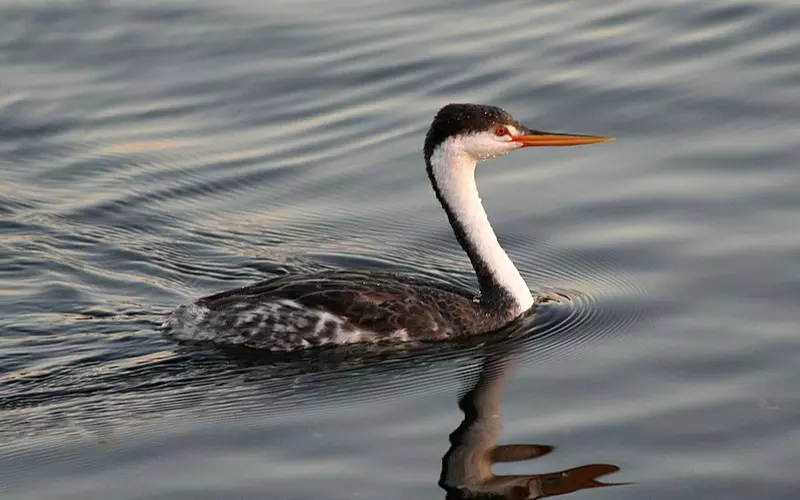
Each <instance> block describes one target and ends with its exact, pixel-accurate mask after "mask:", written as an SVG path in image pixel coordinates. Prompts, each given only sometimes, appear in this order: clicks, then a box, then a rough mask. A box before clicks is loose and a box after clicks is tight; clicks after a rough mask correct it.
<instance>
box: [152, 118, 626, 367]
mask: <svg viewBox="0 0 800 500" xmlns="http://www.w3.org/2000/svg"><path fill="white" fill-rule="evenodd" d="M610 140H612V138H610V137H600V136H587V135H574V134H554V133H547V132H541V131H537V130H532V129H530V128H528V127H526V126H525V125H523V124H521V123H520V122H518V121H517V120H515V119H514V118H513V117H512V116H511V115H510V114H509V113H507V112H506V111H505V110H503V109H501V108H499V107H496V106H486V105H477V104H448V105H446V106H444V107H443V108H441V109H440V110H439V111H438V113H437V114H436V116H435V117H434V119H433V122H432V123H431V126H430V129H429V130H428V133H427V135H426V136H425V144H424V147H423V153H424V159H425V166H426V171H427V173H428V179H429V180H430V183H431V185H432V186H433V191H434V193H435V195H436V197H437V199H438V200H439V202H440V203H441V205H442V208H443V209H444V211H445V213H446V214H447V218H448V220H449V221H450V225H451V226H452V228H453V233H454V234H455V237H456V239H457V240H458V242H459V244H460V245H461V247H462V248H463V249H464V252H466V254H467V256H468V257H469V260H470V262H471V263H472V267H473V268H474V270H475V274H476V276H477V279H478V286H479V291H478V293H477V294H476V293H475V292H473V291H472V290H465V289H461V288H459V287H455V286H452V285H449V284H444V283H440V282H436V281H427V280H423V279H420V278H417V277H412V276H407V275H402V274H397V273H389V272H374V271H360V270H333V271H323V272H317V273H307V274H290V275H286V276H280V277H276V278H272V279H268V280H266V281H262V282H258V283H254V284H252V285H248V286H244V287H242V288H237V289H234V290H229V291H225V292H221V293H218V294H215V295H210V296H207V297H204V298H201V299H198V300H196V301H195V302H193V303H190V304H186V305H182V306H179V307H178V308H176V309H175V310H174V311H173V312H172V313H171V314H170V315H169V316H168V317H167V320H166V321H165V323H164V327H165V328H167V329H169V330H171V331H172V333H173V334H174V336H175V337H176V338H178V339H188V340H197V341H213V342H217V343H222V344H228V345H241V346H247V347H253V348H261V349H268V350H272V351H291V350H299V349H305V348H313V347H318V346H326V345H341V344H351V343H362V342H371V343H376V342H384V341H394V342H402V341H428V340H446V339H451V338H457V337H463V336H471V335H478V334H484V333H488V332H491V331H494V330H497V329H499V328H500V327H503V326H505V325H507V324H509V323H510V322H512V321H514V320H515V319H516V318H518V317H520V316H521V315H522V314H523V313H525V312H526V311H527V310H529V309H530V308H531V307H532V306H533V304H534V298H533V296H532V294H531V292H530V290H529V289H528V286H527V284H526V283H525V280H524V279H523V278H522V276H521V275H520V273H519V271H518V270H517V268H516V267H515V266H514V264H513V263H512V262H511V259H509V257H508V255H507V254H506V252H505V251H504V250H503V248H502V247H501V246H500V244H499V243H498V241H497V236H496V235H495V233H494V231H493V230H492V226H491V225H490V224H489V219H488V217H487V215H486V212H485V211H484V209H483V205H482V204H481V199H480V196H479V195H478V189H477V186H476V184H475V168H476V166H477V164H478V163H479V162H483V161H486V160H489V159H492V158H496V157H498V156H502V155H505V154H507V153H510V152H511V151H515V150H518V149H522V148H528V147H541V146H578V145H582V144H593V143H599V142H606V141H610Z"/></svg>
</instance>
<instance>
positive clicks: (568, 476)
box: [439, 352, 627, 500]
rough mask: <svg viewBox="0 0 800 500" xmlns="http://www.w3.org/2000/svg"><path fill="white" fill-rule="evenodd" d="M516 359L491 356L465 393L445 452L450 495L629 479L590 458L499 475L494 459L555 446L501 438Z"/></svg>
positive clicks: (538, 491)
mask: <svg viewBox="0 0 800 500" xmlns="http://www.w3.org/2000/svg"><path fill="white" fill-rule="evenodd" d="M512 365H513V357H512V356H511V354H510V353H508V352H502V353H500V352H495V353H492V354H489V355H487V356H486V357H485V359H484V361H483V366H482V368H481V371H480V374H479V375H478V379H477V381H476V382H475V384H474V386H472V388H471V389H470V390H469V391H468V392H467V393H466V394H465V395H464V396H463V397H462V398H461V400H460V401H459V408H461V410H462V411H463V412H464V420H463V421H462V422H461V425H459V426H458V428H457V429H456V430H455V431H454V432H453V433H452V434H450V449H449V450H448V451H447V453H446V454H445V455H444V457H443V458H442V474H441V478H440V480H439V486H440V487H441V488H443V489H444V490H445V491H446V492H447V497H446V498H447V499H448V500H456V499H467V498H470V499H490V498H491V499H510V500H523V499H534V498H544V497H550V496H555V495H564V494H567V493H572V492H575V491H579V490H584V489H588V488H599V487H606V486H618V485H622V484H627V483H603V482H600V481H598V480H597V479H598V478H599V477H602V476H605V475H607V474H611V473H614V472H617V471H618V470H619V467H617V466H616V465H611V464H588V465H583V466H580V467H575V468H573V469H567V470H563V471H559V472H551V473H546V474H531V475H524V474H523V475H495V474H494V473H493V472H492V465H493V464H495V463H498V462H518V461H522V460H531V459H534V458H538V457H541V456H543V455H547V454H548V453H550V452H551V451H553V447H552V446H547V445H537V444H507V445H498V444H496V442H497V438H498V437H499V436H500V433H501V431H502V426H501V421H500V399H501V393H502V391H503V388H504V386H505V384H506V381H507V379H508V376H509V372H510V371H511V368H512Z"/></svg>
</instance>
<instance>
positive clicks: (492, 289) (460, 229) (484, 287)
mask: <svg viewBox="0 0 800 500" xmlns="http://www.w3.org/2000/svg"><path fill="white" fill-rule="evenodd" d="M425 171H426V172H427V173H428V179H429V180H430V182H431V186H433V191H434V193H436V199H438V200H439V203H440V204H441V205H442V208H443V209H444V211H445V213H446V214H447V219H448V221H450V226H451V227H452V228H453V234H455V236H456V240H458V243H459V244H460V245H461V248H463V249H464V252H465V253H466V254H467V256H468V257H469V260H470V262H471V263H472V268H473V269H474V270H475V275H476V276H477V278H478V287H479V288H480V291H481V304H483V305H484V306H486V307H488V308H490V309H492V310H501V309H502V310H505V309H509V308H511V307H512V305H513V304H516V300H515V299H514V297H513V296H512V295H511V292H510V291H508V290H506V288H505V287H503V286H502V285H501V284H500V282H499V281H498V280H497V278H496V277H495V275H494V274H492V272H491V270H490V269H489V264H488V263H487V262H486V261H485V260H483V258H482V257H481V255H480V254H479V253H478V248H477V247H476V246H475V243H474V242H472V241H470V239H469V238H467V232H466V230H465V228H464V225H463V223H462V222H461V220H460V219H459V218H458V217H457V216H456V214H455V212H454V211H453V209H452V207H451V206H450V204H449V203H448V202H447V200H446V199H445V198H444V196H443V195H442V191H441V189H440V188H439V183H438V181H437V179H436V176H435V175H434V173H433V165H432V164H431V160H430V156H428V155H425Z"/></svg>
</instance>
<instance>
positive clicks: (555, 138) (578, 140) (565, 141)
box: [511, 131, 614, 147]
mask: <svg viewBox="0 0 800 500" xmlns="http://www.w3.org/2000/svg"><path fill="white" fill-rule="evenodd" d="M531 132H533V131H531ZM511 140H512V141H515V142H519V143H522V147H538V146H582V145H584V144H597V143H598V142H608V141H613V140H614V138H613V137H602V136H599V135H575V134H550V133H548V132H534V133H531V134H528V135H520V136H518V137H514V138H513V139H511Z"/></svg>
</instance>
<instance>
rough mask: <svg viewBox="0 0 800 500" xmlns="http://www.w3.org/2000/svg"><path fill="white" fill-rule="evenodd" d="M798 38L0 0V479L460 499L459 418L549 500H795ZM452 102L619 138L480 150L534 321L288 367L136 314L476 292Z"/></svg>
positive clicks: (536, 14) (717, 9) (613, 21)
mask: <svg viewBox="0 0 800 500" xmlns="http://www.w3.org/2000/svg"><path fill="white" fill-rule="evenodd" d="M434 5H435V6H434ZM799 27H800V7H797V6H794V5H793V4H792V3H791V2H777V1H749V2H722V1H720V2H661V3H655V2H647V1H644V0H638V1H637V0H628V1H623V2H578V1H557V2H555V1H550V2H543V1H538V2H530V1H519V2H456V1H454V0H446V1H445V2H438V3H432V2H425V1H420V0H412V1H411V2H398V1H395V2H367V1H363V0H356V1H350V2H325V1H319V0H309V1H302V0H301V1H292V2H289V1H262V2H256V1H252V0H234V1H233V2H210V1H203V0H199V1H198V0H193V1H188V0H172V1H168V2H155V1H152V0H146V1H138V0H137V1H133V0H117V1H113V2H112V1H79V0H75V1H50V2H45V1H10V0H6V1H2V2H0V69H1V71H0V231H1V233H0V451H1V453H0V497H1V498H2V499H3V500H18V499H26V500H34V499H35V500H46V499H81V500H86V499H106V498H114V499H134V498H135V499H144V498H159V499H162V498H163V499H178V498H181V499H183V498H187V499H188V498H191V499H199V498H208V499H219V498H268V499H272V498H275V499H305V498H329V499H343V498H368V499H374V498H444V497H445V494H446V493H445V491H444V490H443V489H442V488H440V487H439V486H437V482H438V481H439V478H440V472H441V469H442V460H443V457H444V456H446V457H448V460H451V461H452V460H455V458H454V457H458V456H459V455H458V446H457V445H458V443H459V442H460V441H458V436H460V435H461V434H459V432H456V433H454V435H453V436H454V437H453V439H454V441H453V447H452V448H451V442H450V440H449V439H448V437H449V435H450V434H451V433H453V432H454V431H455V430H456V429H457V428H458V427H459V425H461V424H462V421H463V422H464V425H462V427H461V428H460V429H461V430H462V431H463V430H464V429H467V430H468V431H469V430H475V429H479V430H481V432H484V434H482V435H481V436H482V437H481V441H480V443H482V444H481V446H484V445H486V446H490V445H491V446H493V443H495V441H496V442H497V443H499V444H528V445H534V444H535V445H539V446H538V447H525V446H522V447H509V448H503V449H505V450H510V451H508V453H512V452H513V453H522V454H523V455H524V454H525V453H527V456H526V457H527V458H531V457H533V456H535V455H541V456H539V457H538V458H536V459H535V460H530V461H512V462H504V463H501V464H499V465H497V466H496V467H495V473H497V474H504V475H505V474H517V475H523V476H524V475H531V477H528V476H525V477H524V478H523V479H521V481H522V482H521V483H520V484H522V485H523V486H522V487H523V488H528V490H525V491H528V492H529V493H530V494H531V495H532V496H533V495H535V494H555V493H568V492H571V491H573V490H580V489H584V488H588V487H591V486H595V483H594V482H593V481H594V478H596V477H598V476H602V477H601V480H603V481H607V482H624V483H632V484H628V485H625V486H616V487H606V488H592V489H589V490H586V489H584V491H582V492H580V493H576V494H575V495H574V497H575V498H578V497H585V498H594V499H601V498H615V499H623V498H625V499H627V498H630V499H643V498H654V499H662V498H663V499H667V498H670V499H672V498H697V499H711V498H726V499H752V498H770V499H777V498H785V499H790V498H791V499H796V498H798V492H800V478H799V477H798V474H797V470H798V466H800V389H798V381H800V363H798V361H797V360H798V357H800V337H798V320H800V313H798V310H799V309H798V307H797V305H796V303H797V301H798V298H800V195H798V189H800V170H798V167H800V152H799V151H800V149H798V144H800V126H799V125H798V124H800V56H799V55H798V54H800V29H798V28H799ZM451 101H468V102H479V103H493V104H498V105H501V106H503V107H505V108H507V109H508V110H509V111H511V112H512V113H513V114H514V115H515V116H516V117H517V118H519V119H521V120H522V121H524V122H526V123H528V124H529V125H531V126H533V127H536V128H540V129H544V130H555V131H569V132H575V133H588V134H603V135H612V136H615V137H617V138H618V140H617V141H616V142H613V143H610V144H606V145H602V146H592V147H587V148H574V149H555V150H539V151H528V152H521V153H517V154H512V155H510V156H508V157H506V158H503V159H500V160H497V161H494V162H492V163H488V164H484V165H482V167H481V168H480V169H479V175H478V177H479V178H478V182H479V186H480V188H481V194H482V197H483V199H484V202H485V204H486V207H487V210H488V212H489V215H490V218H491V220H492V222H493V224H494V226H495V229H496V230H497V231H498V233H499V235H500V239H501V241H502V242H503V244H504V245H505V246H506V248H507V249H508V251H509V253H510V255H511V256H512V258H513V259H514V261H515V262H516V263H517V265H518V267H520V269H521V270H522V272H523V275H524V276H525V278H526V280H527V281H528V283H529V284H530V286H531V288H532V289H535V290H537V291H539V292H540V293H542V294H543V295H549V296H551V297H553V298H554V299H555V301H554V302H553V303H552V304H549V305H547V306H546V307H544V308H543V309H542V312H541V314H540V315H539V316H538V317H536V318H535V324H532V325H529V330H530V334H529V335H527V336H526V337H525V338H524V339H522V340H520V341H518V342H511V343H509V344H507V345H505V346H504V347H503V349H502V352H500V353H498V352H496V351H495V350H493V348H489V347H486V346H481V345H469V346H450V347H448V348H442V349H436V350H428V351H424V352H416V353H402V352H399V353H396V354H395V355H392V356H384V357H385V358H387V359H383V360H374V359H373V360H371V361H369V362H367V361H365V360H363V359H360V358H359V357H358V356H350V357H349V358H348V357H347V356H345V358H346V359H338V358H337V359H324V360H320V359H311V360H300V361H294V362H290V361H282V360H277V361H276V360H274V359H273V360H264V359H260V358H259V357H258V356H244V355H243V354H242V353H228V352H222V351H220V350H216V349H210V348H207V347H198V346H191V345H178V344H176V343H175V342H173V341H172V340H170V339H169V338H166V337H164V336H163V335H162V334H161V333H160V332H158V331H156V330H155V329H154V327H155V326H156V325H157V324H158V323H159V322H160V321H161V318H162V314H163V313H164V312H166V311H168V310H170V309H171V308H173V307H174V306H176V305H178V304H180V303H183V302H186V301H188V300H190V299H191V298H194V297H197V296H200V295H202V294H206V293H211V292H214V291H219V290H223V289H227V288H230V287H234V286H238V285H242V284H245V283H248V282H251V281H255V280H258V279H261V278H263V277H266V276H270V275H274V274H276V273H284V272H288V271H295V270H307V269H320V268H327V267H336V266H355V267H368V268H374V269H382V270H399V271H410V272H416V273H420V274H424V275H430V276H436V277H438V278H443V279H446V280H448V281H451V282H453V283H460V284H465V285H470V286H472V285H473V284H474V280H473V277H472V274H471V269H470V267H469V263H468V261H467V260H466V258H465V257H464V256H463V255H462V253H461V251H460V249H459V248H458V247H457V245H456V243H455V240H454V238H453V237H452V234H451V233H450V229H449V226H448V225H447V223H446V218H445V216H444V214H443V212H442V211H441V210H440V208H439V207H438V205H437V202H436V201H435V199H434V197H433V194H432V191H431V188H430V186H429V185H428V182H427V179H426V176H425V174H424V170H423V165H422V155H421V152H420V150H421V146H422V139H423V135H424V133H425V130H426V128H427V126H428V124H429V123H430V119H431V117H432V115H433V113H434V112H435V111H436V110H437V109H438V108H439V107H440V106H441V105H443V104H445V103H447V102H451ZM497 367H500V368H497ZM478 374H480V377H479V378H476V376H477V375H478ZM476 381H477V382H476ZM473 384H476V385H473ZM471 388H473V389H474V390H472V391H471V392H467V393H466V396H465V397H464V398H463V399H462V403H461V407H462V409H463V412H462V409H460V408H459V403H458V402H459V398H460V397H462V396H463V395H464V394H465V391H469V390H470V389H471ZM501 407H502V415H503V417H502V423H503V429H502V431H499V430H498V429H499V427H497V424H498V421H497V419H491V418H490V419H489V420H488V421H484V420H481V416H484V417H486V416H487V415H488V416H491V415H495V414H496V413H497V412H499V411H500V408H501ZM464 412H466V418H465V413H464ZM470 422H472V424H475V425H473V426H472V427H471V426H470V425H471V424H470ZM476 422H477V423H476ZM487 422H489V423H487ZM490 424H491V425H490ZM490 430H491V431H492V432H489V431H490ZM462 434H463V433H462ZM487 443H488V444H487ZM462 444H463V443H462ZM549 447H552V449H551V448H549ZM487 449H488V448H487ZM448 450H450V451H448ZM514 450H516V451H514ZM520 450H523V451H520ZM524 450H527V451H524ZM513 453H512V454H513ZM445 454H447V455H445ZM484 456H488V455H484ZM495 458H497V457H496V456H495ZM508 458H509V457H508V456H507V457H506V459H508ZM517 458H519V457H517ZM445 462H446V463H447V460H445ZM617 469H618V470H617ZM562 471H569V472H566V473H563V474H562V473H561V472H562ZM615 471H616V472H615ZM549 473H555V474H554V475H550V476H539V475H543V474H545V475H546V474H549ZM526 477H527V479H525V478H526ZM451 479H452V478H451ZM508 491H510V492H511V493H510V494H515V492H516V493H519V492H520V491H521V490H519V489H517V490H513V489H511V490H508Z"/></svg>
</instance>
